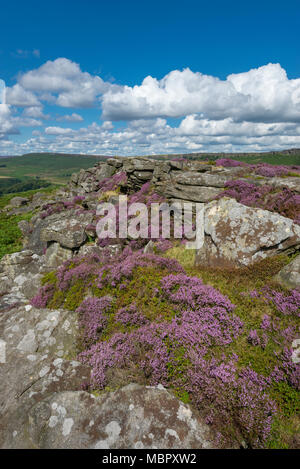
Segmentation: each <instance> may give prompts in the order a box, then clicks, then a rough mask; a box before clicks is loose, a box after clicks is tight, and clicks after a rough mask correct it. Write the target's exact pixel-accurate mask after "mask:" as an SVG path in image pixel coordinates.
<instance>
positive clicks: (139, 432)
mask: <svg viewBox="0 0 300 469" xmlns="http://www.w3.org/2000/svg"><path fill="white" fill-rule="evenodd" d="M16 415H17V414H16ZM24 420H25V419H24ZM14 425H15V427H14ZM14 425H10V427H11V430H12V431H11V432H10V434H9V435H8V436H7V438H6V441H5V443H4V445H3V446H2V447H4V448H15V447H20V446H21V447H24V442H25V443H26V447H36V448H82V449H84V448H95V449H114V448H117V449H128V448H129V449H130V448H132V449H141V448H156V449H160V448H170V449H175V448H185V449H196V448H203V449H204V448H212V447H213V446H214V445H213V437H212V434H211V433H210V431H209V428H208V426H207V425H206V424H205V423H204V422H203V421H202V419H201V418H200V417H199V416H198V415H196V414H195V413H193V412H192V410H191V408H190V407H189V406H187V405H184V404H182V403H181V402H180V401H179V400H178V399H177V398H175V397H174V396H172V395H171V394H169V393H168V392H167V391H166V390H165V389H164V388H163V387H162V386H158V387H156V388H154V387H142V386H139V385H136V384H130V385H128V386H126V387H124V388H121V389H119V390H118V391H116V392H113V393H106V394H104V395H102V396H100V397H97V398H95V397H94V396H92V395H91V394H88V393H87V392H84V391H77V392H76V391H75V392H74V391H73V392H72V391H71V392H70V391H69V392H67V391H66V392H59V393H56V394H52V395H50V396H49V397H47V398H46V399H44V400H42V401H39V402H37V403H36V404H35V405H34V404H33V405H32V407H31V408H30V410H29V412H28V416H27V419H26V421H24V424H23V425H18V426H17V427H16V421H15V422H14ZM13 428H15V429H16V428H17V430H13ZM14 431H15V432H16V433H14ZM13 435H15V437H13ZM26 436H27V438H26Z"/></svg>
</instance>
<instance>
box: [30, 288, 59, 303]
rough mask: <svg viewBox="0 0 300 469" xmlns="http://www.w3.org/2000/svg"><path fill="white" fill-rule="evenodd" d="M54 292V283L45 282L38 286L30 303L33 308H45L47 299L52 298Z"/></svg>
mask: <svg viewBox="0 0 300 469" xmlns="http://www.w3.org/2000/svg"><path fill="white" fill-rule="evenodd" d="M53 293H54V285H51V284H47V285H44V286H43V287H42V288H40V290H39V292H38V294H37V295H35V296H34V297H33V298H32V300H31V304H32V306H34V307H35V308H46V306H47V303H48V301H49V300H50V299H51V298H52V296H53Z"/></svg>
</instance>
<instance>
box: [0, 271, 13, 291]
mask: <svg viewBox="0 0 300 469" xmlns="http://www.w3.org/2000/svg"><path fill="white" fill-rule="evenodd" d="M11 287H12V280H11V279H10V278H9V277H7V275H5V274H0V296H2V295H5V293H8V292H9V291H10V289H11Z"/></svg>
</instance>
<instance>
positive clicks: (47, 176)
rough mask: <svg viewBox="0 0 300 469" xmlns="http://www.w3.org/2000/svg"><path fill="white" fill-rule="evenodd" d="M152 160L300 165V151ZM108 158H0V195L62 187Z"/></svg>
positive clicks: (60, 155) (55, 155)
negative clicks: (85, 170)
mask: <svg viewBox="0 0 300 469" xmlns="http://www.w3.org/2000/svg"><path fill="white" fill-rule="evenodd" d="M149 157H151V158H153V159H159V160H163V159H170V158H186V159H190V160H212V161H214V160H216V159H218V158H220V157H226V158H233V159H238V160H240V161H245V162H247V163H270V164H275V165H280V164H284V165H300V149H290V150H284V151H281V152H276V151H274V152H265V153H188V154H183V153H181V154H172V155H170V154H168V155H167V154H166V155H149ZM107 158H108V156H103V155H77V154H65V153H29V154H25V155H22V156H9V157H7V156H6V157H1V156H0V195H1V194H7V193H13V192H23V191H28V190H35V189H39V188H41V187H47V186H49V185H50V184H51V185H53V184H54V185H61V184H65V183H66V182H67V181H68V180H69V178H70V176H71V174H72V173H74V172H78V171H79V170H80V169H87V168H90V167H92V166H94V164H95V163H96V162H97V161H105V160H106V159H107Z"/></svg>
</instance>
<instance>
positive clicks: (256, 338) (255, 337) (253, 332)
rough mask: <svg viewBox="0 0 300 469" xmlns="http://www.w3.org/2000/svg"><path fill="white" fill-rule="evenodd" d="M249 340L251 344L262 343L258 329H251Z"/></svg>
mask: <svg viewBox="0 0 300 469" xmlns="http://www.w3.org/2000/svg"><path fill="white" fill-rule="evenodd" d="M248 342H249V343H250V344H251V345H260V338H259V336H258V334H257V331H256V330H255V329H254V330H251V331H250V332H249V335H248Z"/></svg>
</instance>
